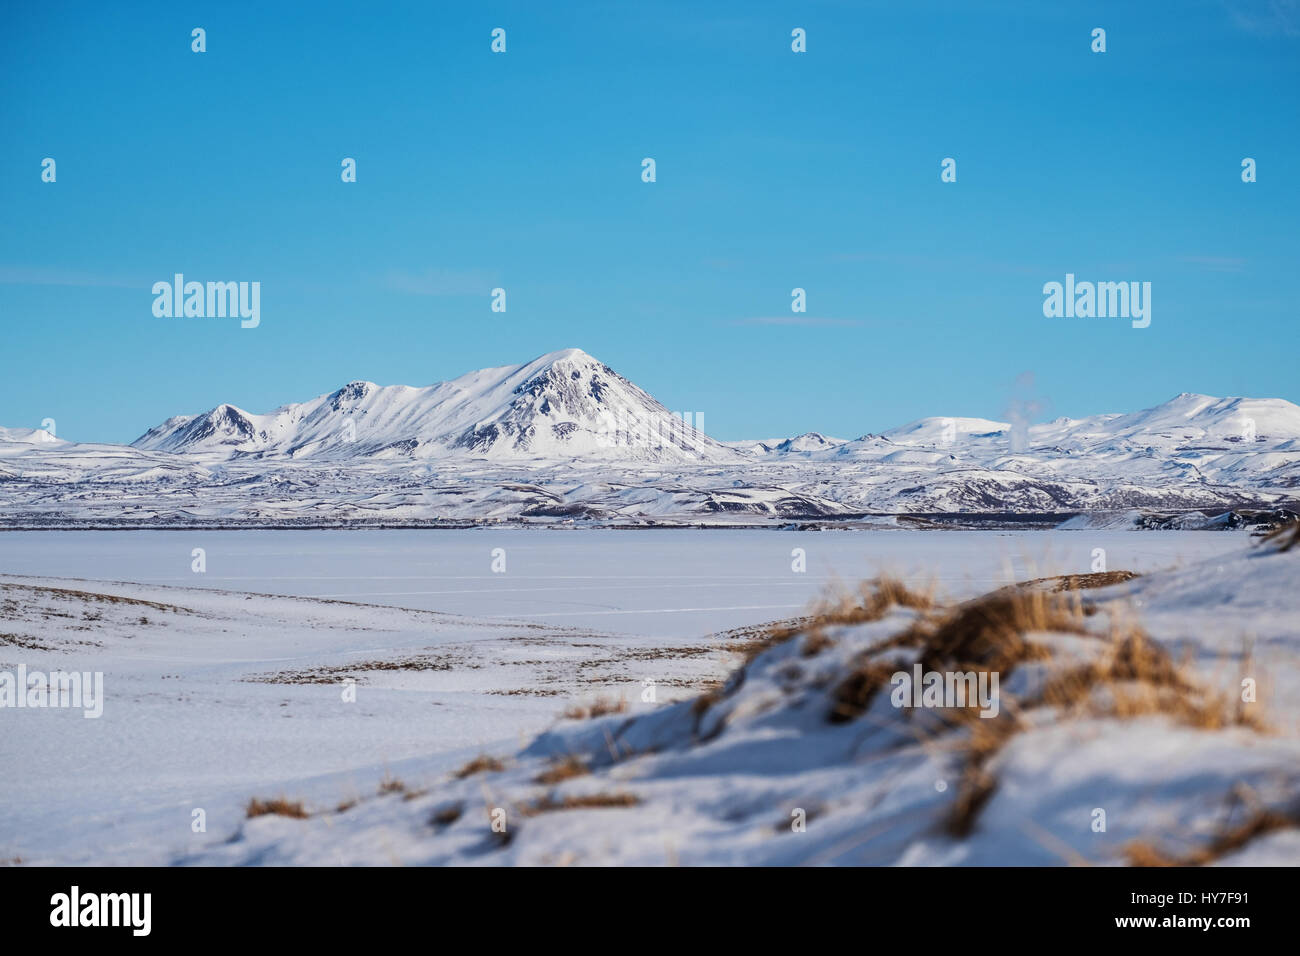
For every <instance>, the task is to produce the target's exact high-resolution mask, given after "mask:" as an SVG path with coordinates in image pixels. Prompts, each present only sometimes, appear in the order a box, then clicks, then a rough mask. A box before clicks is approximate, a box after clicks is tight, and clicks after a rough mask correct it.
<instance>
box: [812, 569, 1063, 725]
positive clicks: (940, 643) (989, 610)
mask: <svg viewBox="0 0 1300 956" xmlns="http://www.w3.org/2000/svg"><path fill="white" fill-rule="evenodd" d="M908 606H911V605H908ZM1039 632H1060V633H1071V634H1080V633H1083V612H1082V611H1081V610H1080V607H1079V604H1078V602H1077V601H1074V602H1071V601H1069V600H1067V599H1066V598H1063V597H1061V596H1060V595H1057V594H1052V593H1050V592H1046V591H1042V590H1015V591H1005V590H1004V591H996V592H994V593H993V594H990V595H987V596H985V597H983V598H979V599H977V600H974V601H969V602H967V603H966V604H962V605H959V606H958V607H956V608H955V609H954V610H952V611H951V612H949V613H947V614H941V615H937V616H936V615H935V614H927V615H925V616H923V617H922V618H920V619H919V620H918V621H917V622H916V623H915V624H913V625H912V627H911V628H909V629H908V630H906V631H904V632H903V633H902V634H900V635H898V636H897V637H895V638H892V639H891V640H889V641H886V642H885V643H884V644H882V645H880V646H878V647H876V648H874V649H873V650H872V651H869V652H867V653H866V654H863V655H862V656H861V657H860V658H859V661H860V662H859V664H858V665H857V666H856V667H855V668H854V669H853V670H851V671H850V672H849V674H848V675H847V676H846V677H844V678H843V679H842V680H841V681H840V682H839V683H838V684H837V685H836V687H835V689H834V690H833V691H832V693H831V711H830V713H829V715H828V719H829V720H830V721H831V722H832V723H844V722H846V721H850V720H854V719H856V718H858V717H860V716H861V715H862V714H863V713H865V712H866V710H867V708H868V707H869V706H870V705H871V701H872V699H873V698H874V697H875V694H876V692H877V691H878V690H880V689H881V688H882V687H884V686H885V685H887V684H888V683H889V678H890V676H891V675H892V674H893V673H894V671H896V670H897V667H896V666H895V665H893V664H890V663H888V662H884V661H880V660H877V659H875V656H874V655H875V654H876V653H878V652H879V651H880V650H883V649H885V648H888V647H891V646H905V647H918V646H919V647H920V651H921V652H920V655H919V657H918V661H919V662H920V664H921V666H922V668H923V669H924V670H926V671H954V670H974V671H980V670H983V671H998V672H999V673H1000V674H1001V675H1003V676H1005V675H1006V674H1007V673H1009V672H1010V671H1011V670H1013V669H1014V668H1015V666H1016V665H1017V664H1019V663H1021V662H1023V661H1026V660H1034V659H1042V658H1045V657H1048V656H1049V655H1050V653H1051V652H1050V651H1049V650H1048V649H1047V648H1046V647H1044V646H1043V645H1042V644H1041V643H1035V642H1032V641H1030V640H1028V639H1027V638H1026V635H1027V634H1030V633H1039Z"/></svg>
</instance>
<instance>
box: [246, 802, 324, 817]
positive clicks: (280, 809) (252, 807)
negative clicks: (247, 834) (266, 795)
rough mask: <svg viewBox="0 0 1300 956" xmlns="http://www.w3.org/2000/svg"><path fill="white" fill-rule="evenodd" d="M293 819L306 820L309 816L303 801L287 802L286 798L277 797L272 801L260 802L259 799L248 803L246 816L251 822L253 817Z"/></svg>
mask: <svg viewBox="0 0 1300 956" xmlns="http://www.w3.org/2000/svg"><path fill="white" fill-rule="evenodd" d="M272 815H274V816H277V817H292V818H293V819H295V820H305V819H307V818H308V817H309V816H311V814H310V813H308V812H307V811H306V810H304V809H303V806H302V801H301V800H292V801H291V800H287V799H285V798H284V797H275V798H274V799H272V800H259V799H258V798H257V797H254V798H253V799H251V800H249V801H248V807H247V808H246V810H245V816H247V817H248V818H249V819H250V820H251V819H252V818H253V817H265V816H272Z"/></svg>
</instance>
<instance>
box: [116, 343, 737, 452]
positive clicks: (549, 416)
mask: <svg viewBox="0 0 1300 956" xmlns="http://www.w3.org/2000/svg"><path fill="white" fill-rule="evenodd" d="M132 444H133V445H134V446H135V447H136V448H141V449H146V450H150V451H169V452H175V453H181V454H201V455H203V456H205V457H225V458H231V457H240V456H250V455H251V456H258V457H263V458H266V457H284V458H292V459H306V458H328V459H345V458H357V457H366V458H378V459H384V458H395V459H409V458H417V459H423V458H441V457H446V456H451V455H455V456H462V457H474V458H487V459H497V460H517V459H537V458H542V459H567V458H574V457H579V456H582V457H586V456H593V455H594V456H598V457H615V458H619V459H627V460H645V461H677V462H734V461H736V460H737V459H738V457H739V456H738V455H737V454H736V452H735V451H734V450H733V449H730V448H728V447H727V446H725V445H722V444H721V443H719V442H716V441H714V440H713V439H711V438H709V437H708V436H707V435H705V434H704V433H703V432H700V431H698V430H696V429H695V428H693V427H691V426H690V425H689V424H687V422H686V421H685V420H684V419H683V417H681V416H678V415H674V414H673V413H672V412H670V411H669V410H668V409H666V408H664V406H662V405H660V404H659V403H658V402H657V401H655V400H654V399H653V398H651V397H650V396H649V395H647V394H646V393H645V392H644V391H642V390H641V389H639V388H637V387H636V386H635V385H633V384H632V383H631V382H629V381H628V380H627V379H625V378H623V377H622V376H621V375H619V374H618V373H617V372H615V371H614V370H613V369H611V368H610V367H609V366H607V365H605V364H603V363H601V362H599V361H597V360H596V359H594V358H592V357H591V356H590V355H588V354H587V353H586V352H583V351H582V350H580V349H565V350H563V351H559V352H551V353H550V354H548V355H543V356H541V357H540V358H537V359H534V360H533V361H531V362H528V363H527V364H525V365H511V366H503V367H501V368H489V369H482V370H480V371H477V372H470V373H469V374H467V375H462V376H461V377H460V378H456V379H452V380H451V381H448V382H440V383H438V384H436V385H430V386H428V387H424V388H411V387H408V386H405V385H388V386H380V385H375V384H374V383H373V382H350V383H348V384H347V385H344V386H343V387H342V388H340V389H338V390H336V391H334V392H331V393H329V394H328V395H321V396H319V397H317V398H314V399H312V400H310V401H307V402H303V403H301V404H293V405H285V406H283V407H282V408H277V409H276V410H275V411H272V412H269V413H267V414H264V415H256V414H252V413H250V412H246V411H244V410H243V409H240V408H236V407H235V406H234V405H218V406H217V407H216V408H214V409H212V410H211V411H208V412H204V413H203V414H201V415H194V416H190V417H184V416H181V417H176V418H170V419H168V420H167V421H165V422H163V423H162V424H161V425H158V426H157V427H156V428H152V429H150V430H149V431H148V432H146V433H145V434H144V435H142V436H140V437H139V438H138V439H136V440H135V441H134V442H133V443H132Z"/></svg>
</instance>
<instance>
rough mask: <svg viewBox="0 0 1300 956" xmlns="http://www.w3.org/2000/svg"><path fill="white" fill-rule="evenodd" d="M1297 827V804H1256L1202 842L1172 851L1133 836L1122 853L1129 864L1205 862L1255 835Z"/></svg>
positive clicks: (1259, 835) (1189, 863) (1245, 842)
mask: <svg viewBox="0 0 1300 956" xmlns="http://www.w3.org/2000/svg"><path fill="white" fill-rule="evenodd" d="M1296 827H1300V808H1294V809H1292V810H1290V811H1282V810H1270V809H1267V808H1262V807H1255V808H1254V809H1252V810H1251V812H1250V813H1249V814H1248V815H1247V816H1246V818H1245V819H1244V820H1242V821H1241V822H1239V823H1235V824H1225V825H1224V826H1222V827H1221V828H1220V830H1219V832H1218V833H1216V834H1215V835H1214V836H1213V837H1211V838H1210V841H1209V842H1208V843H1206V844H1205V845H1204V846H1201V847H1195V848H1193V849H1190V850H1187V851H1185V852H1182V853H1175V852H1171V851H1169V850H1166V849H1163V848H1161V847H1158V846H1156V844H1155V843H1154V842H1152V841H1150V840H1133V841H1131V842H1129V843H1128V844H1127V845H1126V846H1125V847H1124V856H1125V858H1126V859H1127V860H1128V863H1129V865H1130V866H1206V865H1207V864H1210V863H1213V862H1215V861H1216V860H1219V859H1221V858H1222V857H1225V856H1227V855H1228V854H1229V853H1232V852H1234V851H1235V850H1240V849H1241V848H1242V847H1244V846H1246V844H1248V843H1250V841H1252V840H1254V839H1256V838H1257V837H1261V836H1267V835H1268V834H1270V833H1276V832H1278V831H1279V830H1289V829H1294V828H1296Z"/></svg>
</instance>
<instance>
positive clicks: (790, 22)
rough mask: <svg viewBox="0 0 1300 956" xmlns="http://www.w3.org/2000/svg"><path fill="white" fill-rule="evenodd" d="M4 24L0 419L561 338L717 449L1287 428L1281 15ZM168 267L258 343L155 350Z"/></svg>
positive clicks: (1118, 6)
mask: <svg viewBox="0 0 1300 956" xmlns="http://www.w3.org/2000/svg"><path fill="white" fill-rule="evenodd" d="M377 7H382V12H377V9H376V8H377ZM0 18H3V29H2V30H0V216H2V220H0V221H3V229H0V323H3V330H4V337H3V342H4V344H5V348H6V353H7V355H6V357H7V359H8V360H7V361H6V362H5V368H4V374H3V376H2V378H3V383H2V384H0V425H7V426H28V427H33V426H36V425H38V424H39V423H40V421H41V420H42V419H44V418H47V417H51V418H54V419H56V421H57V422H58V433H59V435H60V437H63V438H68V439H72V440H80V441H129V440H131V439H133V438H135V437H136V436H138V435H139V434H140V433H142V432H143V431H144V430H145V429H147V428H148V427H150V426H152V425H154V424H156V423H157V422H159V421H161V420H162V419H164V418H166V417H168V416H170V415H173V414H181V413H194V412H198V411H202V410H204V409H206V408H209V407H211V406H213V405H215V404H217V403H219V402H223V401H229V402H232V403H234V404H236V405H239V406H241V407H243V408H246V409H248V410H250V411H255V412H262V411H267V410H269V409H271V408H273V407H275V406H277V405H280V404H284V403H286V402H290V401H300V400H305V399H307V398H310V397H312V396H315V395H318V394H321V393H323V392H327V391H330V390H332V389H334V388H336V387H338V386H339V385H341V384H343V383H345V382H347V381H350V380H353V379H368V380H371V381H376V382H380V383H382V384H393V383H403V384H410V385H422V384H428V383H432V382H435V381H439V380H442V379H446V378H450V377H454V376H456V375H459V374H461V373H463V372H465V371H468V370H470V369H474V368H481V367H484V366H491V365H505V364H514V363H521V362H524V361H527V360H529V359H531V358H533V357H535V356H536V355H539V354H541V353H544V352H548V351H552V350H555V349H559V348H566V347H575V346H576V347H579V348H583V349H585V350H586V351H588V352H590V353H592V354H593V355H595V356H597V357H598V358H600V359H602V360H603V361H604V362H606V363H607V364H609V365H610V366H612V367H613V368H614V369H615V370H616V371H618V372H620V373H621V374H623V375H625V376H626V377H628V378H630V379H631V380H632V381H634V382H636V383H637V384H639V385H641V386H642V387H643V388H645V389H647V390H648V391H649V392H650V393H651V394H653V395H655V396H656V397H657V398H659V399H660V400H661V401H662V402H663V403H664V404H665V405H667V406H668V407H669V408H671V409H673V410H676V411H692V412H698V413H702V414H703V416H704V421H705V428H706V430H707V431H709V432H711V433H713V434H714V435H716V436H717V437H720V438H724V439H736V438H766V437H777V436H783V435H787V434H795V433H798V432H802V431H806V430H810V429H815V430H820V431H823V432H826V433H828V434H833V435H837V436H840V437H846V438H852V437H856V436H858V435H860V434H863V433H865V432H869V431H877V430H881V429H884V428H887V427H890V426H893V425H898V424H902V423H904V422H906V421H909V420H912V419H915V418H919V417H922V416H926V415H972V416H983V417H989V418H1004V417H1006V415H1007V410H1008V406H1009V403H1011V402H1013V401H1021V402H1024V401H1028V402H1031V403H1032V404H1034V405H1035V406H1036V407H1038V408H1039V409H1040V411H1039V412H1038V413H1037V414H1036V415H1035V418H1036V419H1045V418H1051V417H1056V416H1058V415H1069V416H1081V415H1086V414H1092V413H1097V412H1103V411H1128V410H1132V409H1136V408H1141V407H1146V406H1149V405H1153V404H1156V403H1158V402H1161V401H1164V400H1166V399H1168V398H1170V397H1172V396H1173V395H1175V394H1177V393H1178V392H1182V391H1195V392H1205V393H1209V394H1217V395H1227V394H1231V395H1252V396H1268V397H1275V396H1278V397H1284V398H1288V399H1291V400H1293V401H1295V400H1300V388H1298V387H1297V385H1298V383H1300V376H1298V375H1297V371H1296V363H1295V353H1296V347H1297V345H1298V344H1300V331H1297V328H1298V327H1297V319H1298V318H1300V316H1298V315H1297V308H1296V303H1297V294H1296V292H1297V290H1296V282H1297V278H1298V277H1300V268H1297V263H1298V262H1300V230H1298V229H1297V224H1298V223H1300V155H1298V153H1300V150H1298V147H1300V9H1297V5H1296V3H1295V2H1293V0H1274V2H1245V0H1242V2H1218V0H1213V2H1212V0H1203V2H1198V0H1188V2H1180V3H1173V2H1170V3H1142V4H1134V3H1131V2H1124V3H1056V2H1054V3H1029V2H1019V3H1000V2H995V3H976V2H951V3H929V2H915V3H905V4H900V3H896V2H894V3H887V4H886V3H880V4H873V3H848V2H844V3H831V2H824V3H801V4H794V3H776V4H774V3H763V2H755V0H748V2H743V3H708V4H701V3H690V2H680V3H656V2H651V0H645V2H638V3H635V4H630V3H616V2H607V3H588V2H580V0H579V2H565V3H562V4H561V3H546V4H542V3H536V2H524V3H482V4H480V3H473V4H471V3H453V2H437V3H427V2H421V3H411V4H382V5H377V4H354V3H347V4H342V3H322V4H317V5H312V6H311V7H310V8H301V9H290V8H289V5H278V4H266V3H241V4H217V3H212V4H194V5H186V4H180V3H159V4H144V3H123V4H104V3H93V4H92V3H85V4H62V3H40V4H22V5H18V4H7V5H5V9H4V12H3V13H2V14H0ZM200 26H201V27H203V28H205V29H206V31H207V47H208V49H207V52H206V53H203V54H197V53H193V52H191V49H190V43H191V40H190V31H191V29H192V28H194V27H200ZM494 27H503V28H505V29H506V31H507V52H506V53H505V54H504V55H497V54H493V53H492V52H491V51H490V49H489V44H490V40H491V38H490V32H491V30H492V29H493V28H494ZM795 27H802V28H804V29H805V30H806V31H807V36H808V41H807V42H808V52H807V53H805V54H795V53H792V52H791V50H790V31H791V30H792V29H793V28H795ZM1094 27H1102V28H1104V29H1105V30H1106V31H1107V52H1106V53H1104V54H1096V53H1093V52H1092V51H1091V49H1090V43H1091V36H1090V34H1091V31H1092V29H1093V28H1094ZM47 156H48V157H53V158H54V159H55V160H56V162H57V182H55V183H53V184H51V183H43V182H42V181H41V178H40V173H41V161H42V159H43V158H44V157H47ZM647 156H650V157H654V158H655V160H656V163H657V176H658V179H657V182H655V183H653V184H647V183H643V182H642V181H641V160H642V158H643V157H647ZM1247 156H1249V157H1253V158H1254V159H1255V160H1256V161H1257V163H1258V182H1256V183H1252V184H1245V183H1242V182H1241V177H1240V163H1241V160H1242V158H1243V157H1247ZM343 157H354V158H355V159H356V160H357V164H358V165H357V170H358V175H357V179H358V181H357V182H356V183H351V184H344V183H342V182H341V181H340V176H339V172H340V161H341V160H342V158H343ZM944 157H953V158H955V159H956V161H957V173H958V176H957V182H956V183H951V184H948V183H942V182H940V177H939V173H940V161H941V160H942V159H943V158H944ZM176 272H182V273H184V274H185V275H186V277H187V279H196V280H199V281H208V280H212V281H229V280H244V281H259V282H260V283H261V289H262V292H261V296H262V298H261V312H262V315H261V325H260V326H259V327H258V328H257V329H241V328H240V327H239V323H238V321H237V320H229V319H177V318H173V319H160V318H155V317H154V315H153V313H152V303H153V296H152V293H151V286H152V285H153V283H154V282H156V281H159V280H169V279H170V277H171V276H172V275H173V274H174V273H176ZM1067 272H1073V273H1075V274H1076V275H1077V276H1078V277H1079V279H1081V280H1083V279H1093V280H1101V281H1149V282H1151V283H1152V323H1151V326H1150V327H1149V328H1147V329H1140V330H1139V329H1133V328H1131V327H1130V325H1129V323H1128V322H1127V321H1125V320H1122V319H1059V318H1058V319H1049V318H1045V317H1044V316H1043V313H1042V303H1043V294H1042V286H1043V284H1044V283H1045V282H1048V281H1053V280H1055V281H1061V280H1063V278H1064V276H1065V274H1066V273H1067ZM496 286H501V287H504V288H505V289H506V290H507V296H508V311H507V312H506V313H505V314H499V313H493V312H491V311H490V308H489V304H490V298H489V293H490V290H491V289H492V288H493V287H496ZM795 287H802V288H804V289H806V290H807V297H808V311H807V312H806V313H805V314H803V315H795V314H794V313H792V312H791V311H790V301H791V299H790V293H791V289H793V288H795Z"/></svg>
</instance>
